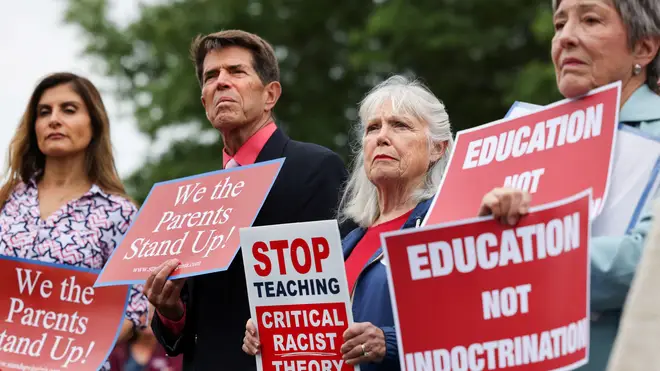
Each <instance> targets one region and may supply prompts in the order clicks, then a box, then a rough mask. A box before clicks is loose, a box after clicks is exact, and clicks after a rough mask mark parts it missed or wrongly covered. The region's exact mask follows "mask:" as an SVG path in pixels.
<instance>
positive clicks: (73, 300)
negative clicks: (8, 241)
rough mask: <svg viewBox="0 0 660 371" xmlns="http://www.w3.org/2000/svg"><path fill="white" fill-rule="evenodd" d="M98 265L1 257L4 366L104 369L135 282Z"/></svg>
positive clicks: (0, 354)
mask: <svg viewBox="0 0 660 371" xmlns="http://www.w3.org/2000/svg"><path fill="white" fill-rule="evenodd" d="M96 277H97V273H96V272H95V271H93V270H88V269H82V268H77V267H71V266H63V265H56V264H50V263H43V262H38V261H31V260H23V259H16V258H10V257H6V256H0V282H2V289H1V290H2V293H1V294H0V310H2V322H0V370H13V369H16V370H45V371H50V370H81V371H85V370H98V369H99V367H101V365H102V364H103V362H104V361H105V360H106V358H107V357H108V355H110V351H111V350H112V349H113V347H114V344H115V341H116V340H117V336H118V335H119V331H120V329H121V325H122V323H123V321H124V318H125V310H126V304H127V300H128V294H129V292H128V290H129V286H115V287H103V288H94V287H93V285H94V281H95V280H96Z"/></svg>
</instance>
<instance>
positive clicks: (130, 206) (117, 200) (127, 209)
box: [101, 192, 138, 219]
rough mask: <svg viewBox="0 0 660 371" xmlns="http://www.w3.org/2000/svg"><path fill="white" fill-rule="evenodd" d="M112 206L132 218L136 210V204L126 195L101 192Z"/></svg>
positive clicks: (126, 216)
mask: <svg viewBox="0 0 660 371" xmlns="http://www.w3.org/2000/svg"><path fill="white" fill-rule="evenodd" d="M101 193H102V194H103V195H104V197H105V198H107V199H108V201H109V202H110V204H111V205H112V206H113V207H112V209H114V210H118V211H120V213H121V215H122V216H124V217H125V218H129V219H130V218H132V217H133V216H134V214H135V213H137V211H138V207H137V205H135V203H134V202H133V200H131V199H129V198H128V197H126V196H124V195H121V194H117V193H106V192H101Z"/></svg>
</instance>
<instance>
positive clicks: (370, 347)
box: [341, 322, 386, 365]
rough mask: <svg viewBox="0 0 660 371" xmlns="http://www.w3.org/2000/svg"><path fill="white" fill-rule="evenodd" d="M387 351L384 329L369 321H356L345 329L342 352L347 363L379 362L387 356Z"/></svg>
mask: <svg viewBox="0 0 660 371" xmlns="http://www.w3.org/2000/svg"><path fill="white" fill-rule="evenodd" d="M385 351H386V345H385V334H384V333H383V330H381V329H380V328H378V327H376V326H374V325H372V324H371V323H369V322H360V323H354V324H352V325H350V326H349V327H348V328H347V329H346V331H344V345H342V346H341V352H342V354H343V355H344V357H343V358H344V361H346V363H347V364H350V365H354V364H358V363H364V362H376V363H379V362H381V361H382V360H383V358H385Z"/></svg>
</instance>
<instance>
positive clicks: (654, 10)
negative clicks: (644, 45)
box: [552, 0, 660, 91]
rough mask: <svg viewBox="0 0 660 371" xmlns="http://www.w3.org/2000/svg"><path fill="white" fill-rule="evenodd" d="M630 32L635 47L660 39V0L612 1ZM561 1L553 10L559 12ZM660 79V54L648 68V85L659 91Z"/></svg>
mask: <svg viewBox="0 0 660 371" xmlns="http://www.w3.org/2000/svg"><path fill="white" fill-rule="evenodd" d="M612 1H613V3H614V7H615V8H616V10H617V11H618V12H619V15H620V16H621V20H622V21H623V24H624V25H626V28H627V31H628V43H629V44H630V45H631V46H632V45H635V43H636V42H638V41H639V40H640V39H642V38H645V37H651V38H660V0H612ZM559 3H561V0H552V9H553V11H557V6H559ZM658 79H660V52H658V53H657V54H656V55H655V58H654V59H653V61H652V62H651V63H650V64H649V65H648V66H647V67H646V84H647V85H648V86H649V87H650V88H651V90H655V91H658Z"/></svg>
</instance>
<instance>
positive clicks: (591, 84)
mask: <svg viewBox="0 0 660 371" xmlns="http://www.w3.org/2000/svg"><path fill="white" fill-rule="evenodd" d="M554 26H555V36H554V38H553V39H552V62H553V64H554V66H555V75H556V77H557V86H558V87H559V91H560V92H561V93H562V95H563V96H564V97H566V98H575V97H577V96H580V95H583V94H585V93H587V92H588V91H589V90H592V89H594V88H597V87H600V86H603V85H607V84H609V83H612V82H615V81H619V80H620V81H622V84H623V85H624V86H625V85H626V84H627V82H628V81H629V80H630V78H631V77H632V71H633V66H634V64H635V59H634V56H633V53H632V51H631V49H630V47H629V44H628V35H627V32H626V27H625V25H624V24H623V21H622V20H621V17H620V16H619V13H618V12H617V10H616V8H615V7H614V4H613V3H612V1H611V0H562V1H561V3H560V4H559V6H558V8H557V11H556V12H555V14H554Z"/></svg>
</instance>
